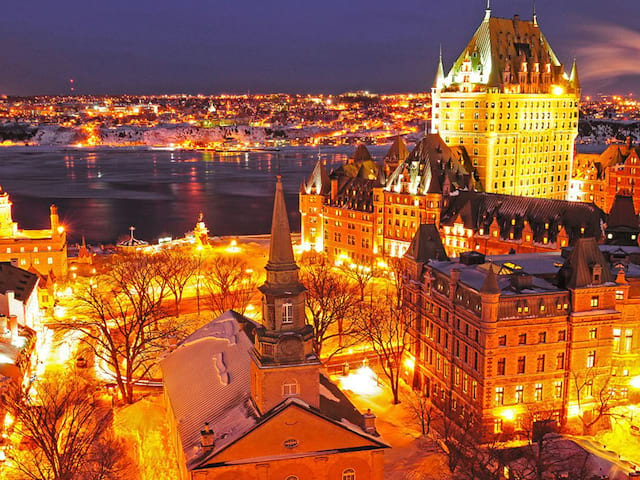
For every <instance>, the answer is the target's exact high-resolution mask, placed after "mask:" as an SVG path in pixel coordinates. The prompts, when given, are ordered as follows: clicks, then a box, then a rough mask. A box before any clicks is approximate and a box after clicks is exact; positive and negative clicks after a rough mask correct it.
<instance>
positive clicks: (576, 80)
mask: <svg viewBox="0 0 640 480" xmlns="http://www.w3.org/2000/svg"><path fill="white" fill-rule="evenodd" d="M569 81H570V82H571V85H572V86H573V87H575V88H580V77H579V76H578V62H576V59H575V58H574V59H573V66H572V67H571V75H570V76H569Z"/></svg>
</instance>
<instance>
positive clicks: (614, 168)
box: [569, 139, 640, 212]
mask: <svg viewBox="0 0 640 480" xmlns="http://www.w3.org/2000/svg"><path fill="white" fill-rule="evenodd" d="M636 185H638V186H639V187H638V188H636ZM618 194H622V195H629V196H631V197H632V198H633V203H634V205H635V209H636V211H638V210H640V147H638V146H634V145H633V144H632V143H631V139H628V140H627V142H626V143H624V144H614V145H610V146H609V147H607V149H606V150H605V151H604V152H603V153H602V154H600V155H598V154H579V155H576V158H575V161H574V167H573V175H572V177H571V185H570V187H569V199H570V200H576V201H580V202H593V203H595V204H596V205H598V206H599V207H600V208H602V209H603V210H605V211H607V212H608V211H609V210H610V209H611V207H612V205H613V202H614V199H615V197H616V195H618Z"/></svg>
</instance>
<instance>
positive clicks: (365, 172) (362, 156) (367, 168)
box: [329, 143, 380, 180]
mask: <svg viewBox="0 0 640 480" xmlns="http://www.w3.org/2000/svg"><path fill="white" fill-rule="evenodd" d="M379 172H380V166H379V165H378V164H377V163H376V162H374V160H373V158H372V157H371V154H370V153H369V150H367V147H366V146H365V145H364V144H362V143H361V144H359V145H358V146H357V147H356V151H355V152H354V154H353V156H352V157H351V158H349V160H348V162H347V163H345V164H344V165H341V166H340V167H338V168H336V169H335V170H333V171H332V172H331V174H330V175H329V177H330V178H332V179H333V178H340V177H351V178H353V177H359V178H362V179H366V180H376V179H377V178H378V175H379Z"/></svg>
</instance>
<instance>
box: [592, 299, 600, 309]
mask: <svg viewBox="0 0 640 480" xmlns="http://www.w3.org/2000/svg"><path fill="white" fill-rule="evenodd" d="M599 303H600V297H591V307H594V308H595V307H597V306H598V305H599Z"/></svg>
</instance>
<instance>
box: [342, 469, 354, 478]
mask: <svg viewBox="0 0 640 480" xmlns="http://www.w3.org/2000/svg"><path fill="white" fill-rule="evenodd" d="M342 480H356V471H355V470H354V469H353V468H347V469H346V470H344V471H343V472H342Z"/></svg>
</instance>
